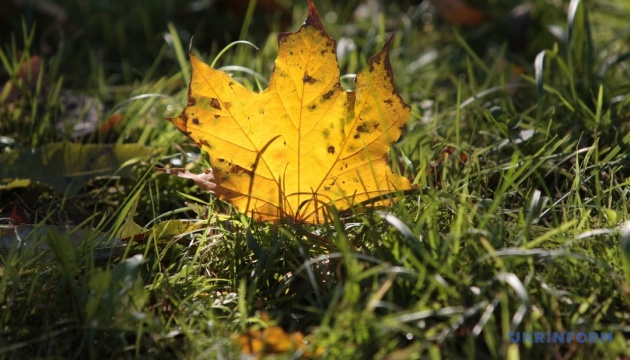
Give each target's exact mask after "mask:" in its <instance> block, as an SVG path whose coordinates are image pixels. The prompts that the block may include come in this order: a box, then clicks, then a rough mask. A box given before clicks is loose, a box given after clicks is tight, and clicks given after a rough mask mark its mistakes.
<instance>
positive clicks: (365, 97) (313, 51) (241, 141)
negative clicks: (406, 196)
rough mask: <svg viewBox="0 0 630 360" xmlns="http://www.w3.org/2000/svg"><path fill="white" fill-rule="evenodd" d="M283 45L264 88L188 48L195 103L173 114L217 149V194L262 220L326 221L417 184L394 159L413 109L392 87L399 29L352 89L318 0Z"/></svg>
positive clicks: (212, 151)
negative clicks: (392, 151)
mask: <svg viewBox="0 0 630 360" xmlns="http://www.w3.org/2000/svg"><path fill="white" fill-rule="evenodd" d="M278 43H279V44H278V57H277V59H276V61H275V66H274V70H273V72H272V75H271V79H270V82H269V88H267V89H266V90H264V91H262V92H260V93H254V92H251V91H249V90H248V89H246V88H245V87H243V86H242V85H241V84H239V83H237V82H236V81H235V80H234V79H232V78H231V77H230V76H229V75H228V74H226V73H224V72H221V71H218V70H215V69H213V68H211V67H210V66H208V65H206V64H205V63H203V62H201V61H200V60H199V59H197V57H195V56H194V55H192V54H191V55H190V60H191V63H192V69H193V74H192V79H191V82H190V86H189V89H188V104H187V106H186V108H185V109H184V111H183V112H182V114H181V115H179V116H178V117H174V118H170V119H168V120H169V121H171V123H173V124H174V125H175V126H176V127H177V128H178V129H179V130H180V131H182V132H183V133H184V134H186V135H187V136H188V137H189V138H191V139H192V140H193V141H195V143H196V144H197V145H198V146H200V147H201V148H202V149H203V150H204V151H206V152H208V154H209V155H210V159H211V161H212V167H213V175H214V181H213V182H214V184H215V185H216V186H215V187H214V189H213V191H214V193H215V194H216V195H217V196H218V197H219V198H220V199H223V200H227V201H230V202H231V203H232V204H233V205H234V206H235V207H236V208H237V209H238V210H239V211H241V212H243V213H246V214H248V215H249V214H251V215H253V217H254V218H256V219H258V220H263V221H278V220H280V219H286V218H288V219H291V220H293V221H295V222H298V223H322V222H325V221H326V214H327V210H328V205H329V204H334V205H335V206H336V208H337V209H339V210H345V209H348V208H350V207H351V206H353V205H354V204H357V203H361V202H364V201H366V200H369V199H373V198H376V197H379V196H383V195H387V194H390V193H392V192H394V191H401V190H408V189H411V188H412V185H411V183H410V182H409V180H408V179H406V178H405V177H403V176H401V175H398V174H395V173H394V172H393V171H392V170H391V169H390V167H389V164H388V157H387V152H388V151H389V148H390V144H391V143H392V142H394V141H396V140H397V139H398V138H399V137H400V134H401V131H402V129H403V127H404V126H405V124H406V122H407V120H408V118H409V112H410V107H409V106H408V105H407V104H405V103H404V102H403V100H402V98H401V97H400V95H399V94H398V93H397V92H396V88H395V85H394V75H393V71H392V67H391V65H390V62H389V50H390V48H391V46H392V43H393V36H392V37H390V38H389V40H387V42H386V43H385V46H384V47H383V49H382V50H381V51H380V52H378V53H377V54H376V55H374V56H373V57H372V58H371V59H370V60H369V61H368V63H367V68H366V69H364V70H362V71H361V72H359V74H357V77H356V87H355V90H354V91H345V90H343V89H342V87H341V85H340V83H339V64H338V62H337V57H336V41H335V40H334V39H333V38H331V37H330V36H329V35H328V34H327V33H326V31H325V30H324V28H323V25H322V23H321V20H320V18H319V15H318V13H317V10H316V9H315V6H314V4H313V3H312V1H309V14H308V17H307V19H306V21H305V22H304V24H303V25H302V26H301V27H300V29H299V30H298V31H297V32H295V33H282V34H280V35H279V36H278Z"/></svg>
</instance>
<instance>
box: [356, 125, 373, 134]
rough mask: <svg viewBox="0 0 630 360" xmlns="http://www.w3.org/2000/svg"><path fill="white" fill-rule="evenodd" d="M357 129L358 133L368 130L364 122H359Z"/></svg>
mask: <svg viewBox="0 0 630 360" xmlns="http://www.w3.org/2000/svg"><path fill="white" fill-rule="evenodd" d="M357 131H358V132H360V133H367V132H370V130H368V128H367V126H366V125H365V124H361V125H359V126H357Z"/></svg>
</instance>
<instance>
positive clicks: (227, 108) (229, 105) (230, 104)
mask: <svg viewBox="0 0 630 360" xmlns="http://www.w3.org/2000/svg"><path fill="white" fill-rule="evenodd" d="M223 105H225V110H230V107H231V106H232V103H229V102H224V103H223Z"/></svg>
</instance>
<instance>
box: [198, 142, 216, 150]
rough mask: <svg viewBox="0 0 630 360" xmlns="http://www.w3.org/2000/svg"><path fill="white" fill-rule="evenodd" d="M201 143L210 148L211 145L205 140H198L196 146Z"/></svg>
mask: <svg viewBox="0 0 630 360" xmlns="http://www.w3.org/2000/svg"><path fill="white" fill-rule="evenodd" d="M202 145H203V146H205V147H207V148H208V149H212V145H210V143H209V142H208V141H206V140H199V144H197V146H199V147H201V146H202Z"/></svg>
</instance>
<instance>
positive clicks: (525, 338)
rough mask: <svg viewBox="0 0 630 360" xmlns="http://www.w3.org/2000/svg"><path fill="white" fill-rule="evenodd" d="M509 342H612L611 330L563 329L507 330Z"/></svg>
mask: <svg viewBox="0 0 630 360" xmlns="http://www.w3.org/2000/svg"><path fill="white" fill-rule="evenodd" d="M508 336H509V337H510V342H511V343H515V344H518V343H522V344H525V343H530V344H568V343H572V342H577V343H579V344H584V343H591V344H597V343H606V342H607V343H612V341H613V333H612V332H593V331H591V332H584V331H579V332H573V331H569V332H565V331H548V332H542V331H533V332H532V331H528V332H509V333H508Z"/></svg>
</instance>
